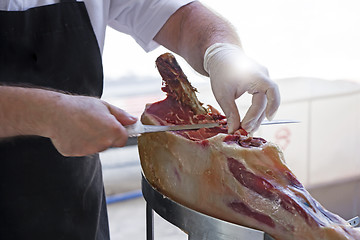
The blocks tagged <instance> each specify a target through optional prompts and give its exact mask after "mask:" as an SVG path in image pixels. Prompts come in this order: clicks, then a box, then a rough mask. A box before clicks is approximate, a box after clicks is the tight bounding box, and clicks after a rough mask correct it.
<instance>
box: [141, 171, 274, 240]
mask: <svg viewBox="0 0 360 240" xmlns="http://www.w3.org/2000/svg"><path fill="white" fill-rule="evenodd" d="M142 193H143V196H144V198H145V200H146V239H147V240H153V239H154V212H153V211H155V212H156V213H157V214H158V215H160V216H161V217H162V218H163V219H165V220H167V221H168V222H170V223H172V224H173V225H175V226H177V227H178V228H180V229H181V230H183V231H184V232H185V233H187V234H188V239H189V240H239V239H244V240H274V239H273V238H272V237H271V236H269V235H268V234H267V233H264V232H262V231H259V230H256V229H252V228H248V227H244V226H240V225H236V224H233V223H230V222H226V221H223V220H220V219H217V218H214V217H210V216H208V215H205V214H203V213H200V212H197V211H194V210H192V209H190V208H187V207H185V206H183V205H181V204H179V203H177V202H174V201H172V200H171V199H169V198H168V197H166V196H164V195H162V194H161V193H160V192H158V191H157V190H156V189H155V188H153V187H152V186H151V185H150V183H149V182H148V181H147V180H146V178H145V177H144V175H143V174H142Z"/></svg>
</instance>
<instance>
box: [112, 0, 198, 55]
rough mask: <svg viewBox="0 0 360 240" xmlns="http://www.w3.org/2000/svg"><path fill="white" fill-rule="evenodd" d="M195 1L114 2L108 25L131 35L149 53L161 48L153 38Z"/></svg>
mask: <svg viewBox="0 0 360 240" xmlns="http://www.w3.org/2000/svg"><path fill="white" fill-rule="evenodd" d="M193 1H194V0H113V1H111V4H110V8H109V9H110V12H109V22H108V25H109V26H110V27H112V28H114V29H116V30H118V31H120V32H123V33H126V34H129V35H131V36H132V37H133V38H134V39H135V41H136V42H137V43H138V44H139V45H140V46H141V47H142V48H143V49H144V50H145V51H147V52H149V51H151V50H153V49H155V48H156V47H157V46H159V44H158V43H156V42H155V41H154V40H153V38H154V37H155V35H156V34H157V33H158V32H159V31H160V29H161V27H162V26H163V25H164V24H165V23H166V21H167V20H168V19H169V17H170V16H171V15H172V14H173V13H174V12H176V10H178V9H179V8H180V7H182V6H184V5H186V4H188V3H190V2H193Z"/></svg>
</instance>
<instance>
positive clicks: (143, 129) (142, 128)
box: [124, 120, 298, 137]
mask: <svg viewBox="0 0 360 240" xmlns="http://www.w3.org/2000/svg"><path fill="white" fill-rule="evenodd" d="M285 123H298V121H294V120H273V121H264V122H262V123H261V125H271V124H285ZM218 126H220V124H219V123H217V122H215V123H203V124H190V125H171V126H160V125H143V124H142V123H141V122H140V121H138V122H136V123H135V124H132V125H128V126H124V127H125V129H126V131H127V133H128V136H129V137H134V136H138V135H140V134H142V133H151V132H165V131H179V130H196V129H200V128H213V127H218Z"/></svg>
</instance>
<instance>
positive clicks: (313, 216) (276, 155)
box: [138, 54, 360, 240]
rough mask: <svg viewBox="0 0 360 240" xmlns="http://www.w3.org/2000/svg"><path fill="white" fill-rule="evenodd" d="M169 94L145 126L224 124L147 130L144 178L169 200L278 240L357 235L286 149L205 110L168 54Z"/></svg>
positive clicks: (163, 70) (164, 58)
mask: <svg viewBox="0 0 360 240" xmlns="http://www.w3.org/2000/svg"><path fill="white" fill-rule="evenodd" d="M156 64H157V67H158V69H159V72H160V74H161V76H162V78H163V84H164V86H163V88H162V90H163V91H164V92H166V93H167V97H166V99H164V100H162V101H159V102H156V103H152V104H148V105H147V106H146V109H145V111H144V113H143V115H142V117H141V121H142V122H143V123H144V124H152V125H182V124H191V123H205V122H219V123H221V124H222V125H221V127H216V128H212V129H199V130H191V131H175V132H162V133H148V134H143V135H142V136H141V137H139V139H138V146H139V153H140V159H141V165H142V169H143V172H144V174H145V177H146V178H147V180H148V181H149V182H150V183H151V184H152V185H153V186H154V187H155V188H156V189H157V190H158V191H160V192H161V193H162V194H164V195H166V196H168V197H169V198H171V199H172V200H174V201H176V202H178V203H180V204H183V205H185V206H187V207H189V208H192V209H194V210H196V211H199V212H202V213H205V214H207V215H210V216H213V217H216V218H219V219H222V220H225V221H229V222H232V223H236V224H240V225H243V226H247V227H251V228H255V229H259V230H262V231H264V232H267V233H268V234H270V235H271V236H272V237H274V238H275V239H279V240H287V239H288V240H300V239H301V240H315V239H316V240H318V239H322V240H335V239H336V240H342V239H344V240H345V239H352V240H355V239H360V231H359V230H358V229H355V228H353V227H351V226H350V225H349V224H348V223H347V221H345V220H344V219H342V218H341V217H339V216H338V215H336V214H333V213H331V212H329V211H327V210H326V209H324V208H323V207H322V206H321V205H320V203H318V202H317V201H316V200H315V199H314V198H312V197H311V195H310V194H309V193H308V192H307V191H306V189H305V188H304V186H303V185H302V184H301V183H300V182H299V181H298V180H297V178H296V176H295V175H294V173H293V172H292V171H291V170H290V169H289V168H288V167H287V166H286V164H285V161H284V156H283V154H282V152H281V150H280V149H279V148H278V146H276V145H275V144H273V143H271V142H267V141H266V140H264V139H262V138H255V137H249V136H248V135H247V133H246V132H245V131H244V130H241V129H240V130H238V131H237V132H235V134H227V126H226V119H225V117H224V116H223V115H221V114H220V113H219V112H218V111H217V110H216V109H214V108H213V107H211V106H209V107H207V108H205V107H203V104H202V103H201V102H199V100H198V99H197V97H196V94H195V92H196V89H195V88H193V87H192V86H191V84H190V83H189V82H188V80H187V78H186V76H185V75H184V73H183V72H182V70H181V69H180V67H179V65H178V63H177V62H176V60H175V58H174V56H173V55H171V54H163V55H161V56H160V57H159V58H158V59H157V61H156Z"/></svg>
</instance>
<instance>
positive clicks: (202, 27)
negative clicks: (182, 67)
mask: <svg viewBox="0 0 360 240" xmlns="http://www.w3.org/2000/svg"><path fill="white" fill-rule="evenodd" d="M154 40H155V41H157V42H158V43H159V44H161V45H163V46H165V47H166V48H168V49H170V50H171V51H174V52H175V53H177V54H179V55H180V56H182V57H184V58H185V59H186V61H187V62H188V63H189V64H190V65H191V66H192V67H193V68H194V69H195V70H196V71H198V72H199V73H201V74H203V75H207V73H206V72H205V70H204V68H203V57H204V53H205V51H206V49H207V48H208V47H209V46H211V45H212V44H214V43H217V42H222V43H232V44H236V45H240V39H239V37H238V35H237V33H236V31H235V30H234V28H233V27H232V25H231V24H230V23H228V22H227V21H226V20H224V19H223V18H222V17H220V16H218V15H217V14H215V13H214V12H212V11H210V10H208V9H207V8H206V7H204V6H203V5H202V4H201V3H199V2H193V3H190V4H188V5H186V6H184V7H182V8H180V9H179V10H178V11H177V12H175V13H174V14H173V15H172V16H171V17H170V18H169V20H168V21H167V22H166V24H165V25H164V26H163V27H162V29H161V30H160V31H159V33H158V34H157V35H156V36H155V38H154Z"/></svg>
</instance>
